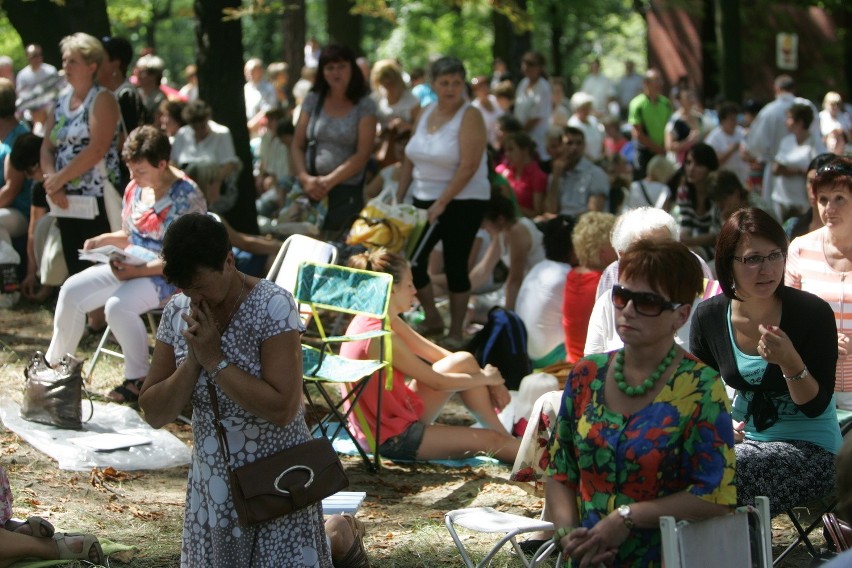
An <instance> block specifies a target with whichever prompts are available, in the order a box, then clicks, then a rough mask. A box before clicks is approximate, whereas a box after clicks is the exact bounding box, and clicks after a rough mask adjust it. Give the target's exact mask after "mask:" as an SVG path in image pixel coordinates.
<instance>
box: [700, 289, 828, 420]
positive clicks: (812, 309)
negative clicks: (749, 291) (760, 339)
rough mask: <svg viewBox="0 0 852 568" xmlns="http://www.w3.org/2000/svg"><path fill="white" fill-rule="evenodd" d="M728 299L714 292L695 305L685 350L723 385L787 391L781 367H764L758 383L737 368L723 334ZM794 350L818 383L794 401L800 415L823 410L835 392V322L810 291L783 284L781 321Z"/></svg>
mask: <svg viewBox="0 0 852 568" xmlns="http://www.w3.org/2000/svg"><path fill="white" fill-rule="evenodd" d="M730 303H731V300H730V299H729V298H728V297H726V296H724V295H718V296H714V297H712V298H710V299H708V300H705V301H703V302H701V303H700V304H698V308H697V309H696V310H695V315H694V316H693V317H692V327H691V329H690V334H689V348H690V350H691V351H692V354H693V355H695V356H696V357H698V358H699V359H701V360H702V361H703V362H704V363H706V364H707V365H709V366H710V367H713V368H714V369H716V370H717V371H719V373H720V374H721V375H722V377H723V378H724V380H725V383H726V384H728V385H730V386H731V387H733V388H735V389H737V390H741V391H742V390H751V391H756V392H757V391H763V392H772V393H787V392H788V389H787V384H786V381H785V379H784V376H783V375H782V373H781V367H779V366H778V365H774V364H768V365H767V366H766V372H765V373H764V375H763V379H762V380H761V382H760V384H759V385H752V384H749V383H748V382H746V381H745V379H743V378H742V375H740V372H739V369H738V368H737V361H736V357H735V356H734V350H733V348H732V347H731V336H730V333H728V316H727V314H728V306H729V305H730ZM779 327H780V328H781V329H782V330H783V331H784V333H786V334H787V335H788V336H789V337H790V341H791V342H792V343H793V347H795V348H796V351H798V352H799V355H800V356H801V358H802V361H804V362H805V365H806V366H807V368H808V370H809V371H810V373H811V375H812V376H813V377H814V378H815V379H816V381H817V383H819V392H818V393H817V395H816V396H815V397H814V398H813V399H812V400H811V401H809V402H807V403H805V404H802V405H797V406H798V408H799V410H801V411H802V413H803V414H804V415H805V416H808V417H811V418H813V417H816V416H819V415H820V414H822V413H823V412H824V411H825V409H826V408H827V407H828V404H829V402H830V401H831V396H832V395H833V394H834V378H835V371H836V368H837V324H836V323H835V321H834V312H833V311H832V309H831V306H829V305H828V303H827V302H825V301H824V300H823V299H821V298H819V297H817V296H815V295H813V294H811V293H809V292H803V291H802V290H797V289H795V288H790V287H788V286H784V287H783V288H782V289H781V325H780V326H779Z"/></svg>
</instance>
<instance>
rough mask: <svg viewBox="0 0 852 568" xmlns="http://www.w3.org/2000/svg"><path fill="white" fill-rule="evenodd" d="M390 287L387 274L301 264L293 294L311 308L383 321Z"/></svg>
mask: <svg viewBox="0 0 852 568" xmlns="http://www.w3.org/2000/svg"><path fill="white" fill-rule="evenodd" d="M392 285H393V277H392V276H391V275H390V274H386V273H381V272H371V271H369V270H358V269H356V268H348V267H346V266H336V265H332V264H318V263H315V262H303V263H302V264H301V265H300V266H299V272H298V277H297V279H296V290H295V292H294V293H293V295H294V296H295V298H296V301H297V302H301V303H305V304H310V305H311V306H312V307H314V308H318V309H326V310H334V311H338V312H345V313H349V314H362V315H366V316H370V317H373V318H376V319H386V318H387V313H388V305H389V304H390V289H391V286H392Z"/></svg>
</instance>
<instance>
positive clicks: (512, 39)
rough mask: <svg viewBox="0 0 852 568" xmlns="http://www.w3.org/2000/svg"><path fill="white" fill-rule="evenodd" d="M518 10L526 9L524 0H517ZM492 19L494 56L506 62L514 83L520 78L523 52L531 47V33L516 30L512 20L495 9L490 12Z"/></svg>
mask: <svg viewBox="0 0 852 568" xmlns="http://www.w3.org/2000/svg"><path fill="white" fill-rule="evenodd" d="M517 6H518V10H519V11H526V9H527V2H526V0H518V2H517ZM492 13H493V19H494V47H493V53H494V57H499V58H500V59H502V60H503V61H505V62H506V66H507V68H508V69H509V73H511V74H512V81H514V82H515V83H516V84H517V83H518V81H520V80H521V58H522V57H523V56H524V53H526V52H527V51H529V50H530V49H532V35H531V33H530V32H518V31H517V30H515V28H514V26H513V25H512V22H511V21H510V20H509V19H508V18H507V17H506V16H504V15H503V14H500V13H499V12H497V11H494V12H492Z"/></svg>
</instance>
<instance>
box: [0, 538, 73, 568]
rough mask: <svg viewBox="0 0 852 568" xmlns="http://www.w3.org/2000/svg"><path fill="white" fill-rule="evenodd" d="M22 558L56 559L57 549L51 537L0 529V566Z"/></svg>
mask: <svg viewBox="0 0 852 568" xmlns="http://www.w3.org/2000/svg"><path fill="white" fill-rule="evenodd" d="M22 558H42V559H44V560H56V559H57V558H59V549H58V548H56V543H55V542H53V539H50V538H37V537H34V536H30V535H26V534H20V533H14V532H11V531H7V530H5V529H0V568H5V567H6V566H10V565H12V564H14V563H15V562H17V561H18V560H20V559H22Z"/></svg>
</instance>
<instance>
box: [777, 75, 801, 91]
mask: <svg viewBox="0 0 852 568" xmlns="http://www.w3.org/2000/svg"><path fill="white" fill-rule="evenodd" d="M774 85H775V88H776V89H778V90H780V91H786V92H788V93H792V92H793V89H795V88H796V82H795V81H794V80H793V78H792V77H790V76H789V75H778V76H777V77H776V78H775V83H774Z"/></svg>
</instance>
